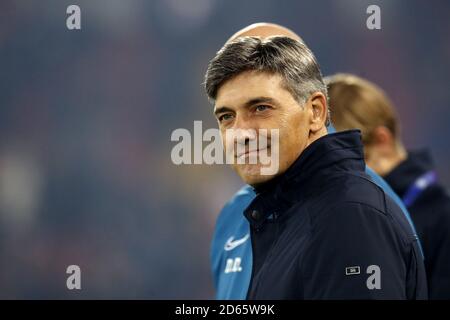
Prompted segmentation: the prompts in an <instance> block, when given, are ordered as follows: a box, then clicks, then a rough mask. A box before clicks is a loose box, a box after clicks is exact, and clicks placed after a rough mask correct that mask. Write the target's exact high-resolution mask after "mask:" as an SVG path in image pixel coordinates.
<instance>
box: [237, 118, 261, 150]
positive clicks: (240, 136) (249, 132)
mask: <svg viewBox="0 0 450 320" xmlns="http://www.w3.org/2000/svg"><path fill="white" fill-rule="evenodd" d="M233 130H234V131H235V135H234V136H235V139H236V141H237V143H240V144H247V143H248V142H249V141H250V140H254V139H256V131H257V130H256V128H255V126H254V124H253V123H251V122H250V121H247V120H246V119H243V118H242V117H241V118H239V117H238V118H236V121H235V123H234V126H233Z"/></svg>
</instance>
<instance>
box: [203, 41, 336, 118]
mask: <svg viewBox="0 0 450 320" xmlns="http://www.w3.org/2000/svg"><path fill="white" fill-rule="evenodd" d="M249 70H255V71H261V72H270V73H277V74H279V75H281V77H282V78H283V82H284V83H283V85H284V87H285V88H286V89H287V90H288V91H289V92H290V93H291V94H292V96H293V97H294V98H295V99H296V100H297V101H298V102H299V103H300V104H302V105H303V104H304V103H305V102H306V101H307V100H308V99H309V97H310V96H311V94H313V93H314V92H321V93H323V94H324V95H325V97H326V99H327V105H328V93H327V86H326V85H325V84H324V82H323V79H322V73H321V72H320V67H319V64H318V63H317V60H316V58H315V56H314V54H313V53H312V52H311V50H310V49H309V48H308V47H307V46H306V44H304V43H303V42H299V41H297V40H294V39H291V38H288V37H281V36H275V37H270V38H266V39H261V38H259V37H241V38H238V39H236V40H234V41H232V42H228V43H227V44H225V45H224V46H223V47H222V49H220V50H219V51H218V52H217V54H216V56H215V57H214V58H213V59H212V60H211V61H210V63H209V65H208V70H207V71H206V75H205V82H204V85H205V90H206V93H207V94H208V97H209V99H211V100H213V101H214V100H215V99H216V97H217V91H218V89H219V87H220V86H221V85H222V84H223V83H224V82H225V81H227V80H229V79H231V78H232V77H234V76H236V75H238V74H239V73H241V72H243V71H249ZM328 113H329V111H328ZM328 123H329V116H327V121H326V125H328Z"/></svg>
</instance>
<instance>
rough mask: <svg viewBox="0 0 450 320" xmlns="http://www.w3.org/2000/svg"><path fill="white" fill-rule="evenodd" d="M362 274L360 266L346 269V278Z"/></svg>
mask: <svg viewBox="0 0 450 320" xmlns="http://www.w3.org/2000/svg"><path fill="white" fill-rule="evenodd" d="M360 273H361V268H360V267H359V266H354V267H346V268H345V275H346V276H353V275H355V274H360Z"/></svg>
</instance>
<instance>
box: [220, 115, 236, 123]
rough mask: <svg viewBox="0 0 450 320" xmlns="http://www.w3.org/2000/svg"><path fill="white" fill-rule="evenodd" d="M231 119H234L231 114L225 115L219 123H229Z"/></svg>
mask: <svg viewBox="0 0 450 320" xmlns="http://www.w3.org/2000/svg"><path fill="white" fill-rule="evenodd" d="M231 118H233V116H232V115H231V114H228V113H227V114H223V115H221V116H220V117H219V121H220V122H222V121H227V120H231Z"/></svg>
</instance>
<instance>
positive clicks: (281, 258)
mask: <svg viewBox="0 0 450 320" xmlns="http://www.w3.org/2000/svg"><path fill="white" fill-rule="evenodd" d="M363 159H364V158H363V149H362V144H361V135H360V132H359V130H350V131H345V132H340V133H335V134H329V135H326V136H324V137H322V138H320V139H318V140H316V141H315V142H313V143H312V144H311V145H310V146H308V147H307V148H306V149H305V150H304V151H303V152H302V154H301V155H300V156H299V158H298V159H297V160H296V161H295V162H294V163H293V165H291V167H290V168H289V169H288V170H287V171H286V172H285V173H284V174H282V175H280V176H278V177H277V178H274V179H272V180H271V181H269V182H268V183H265V184H264V185H262V186H259V187H257V188H256V192H257V196H256V198H255V199H254V200H253V201H252V202H251V203H250V205H249V206H248V208H247V209H246V210H245V212H244V214H245V216H246V218H247V219H248V221H249V223H250V229H251V242H252V251H253V269H252V277H251V283H250V289H249V292H248V295H247V298H248V299H426V297H427V286H426V276H425V270H424V265H423V260H422V257H421V254H420V249H419V246H418V241H417V237H416V236H415V235H414V232H413V231H412V229H411V227H410V225H409V224H408V221H407V220H406V219H405V217H404V215H403V213H402V211H401V210H400V209H399V207H398V206H397V205H396V204H395V203H394V202H393V201H392V200H391V199H390V198H389V197H387V196H386V195H385V193H384V192H383V190H382V189H381V188H380V187H378V186H377V185H376V184H375V183H373V182H372V181H371V180H370V179H369V178H368V176H367V175H366V174H365V172H364V169H365V163H364V160H363Z"/></svg>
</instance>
